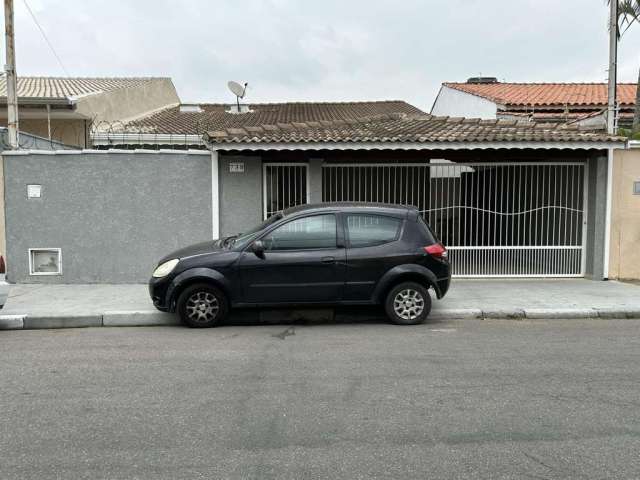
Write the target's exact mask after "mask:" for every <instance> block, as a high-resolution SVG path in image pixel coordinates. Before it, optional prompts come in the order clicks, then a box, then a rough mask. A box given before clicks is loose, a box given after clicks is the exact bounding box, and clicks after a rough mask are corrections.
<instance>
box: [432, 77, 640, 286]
mask: <svg viewBox="0 0 640 480" xmlns="http://www.w3.org/2000/svg"><path fill="white" fill-rule="evenodd" d="M636 89H637V85H636V84H619V85H618V90H617V98H618V103H619V113H618V125H619V126H620V127H627V128H628V127H629V126H630V125H631V123H632V120H633V112H634V108H635V100H636ZM606 108H607V85H606V84H605V83H503V82H498V81H496V79H495V78H472V79H469V81H467V82H466V83H443V84H442V87H441V88H440V92H439V93H438V96H437V98H436V100H435V102H434V104H433V108H432V110H431V113H432V114H434V115H443V116H451V117H457V116H462V117H465V116H466V117H481V118H491V119H496V118H497V119H517V118H519V119H524V120H533V121H535V122H537V123H538V124H551V123H554V124H570V125H574V126H577V127H578V128H580V129H582V130H593V131H596V130H601V131H604V130H606ZM629 147H630V148H629V149H627V150H616V151H615V152H614V153H613V156H612V161H611V164H610V166H609V168H610V183H609V184H608V185H607V186H608V188H610V190H611V191H612V211H611V218H610V230H611V241H610V245H611V252H610V267H611V268H610V269H609V276H610V277H611V278H629V279H640V255H639V254H638V251H639V250H638V247H637V246H638V242H639V241H640V144H639V142H637V141H636V142H634V141H631V142H629ZM607 225H609V224H607Z"/></svg>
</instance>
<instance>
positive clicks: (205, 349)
mask: <svg viewBox="0 0 640 480" xmlns="http://www.w3.org/2000/svg"><path fill="white" fill-rule="evenodd" d="M0 365H1V368H0V385H2V389H1V390H0V405H1V408H0V432H2V435H1V436H0V451H1V452H2V456H1V460H0V478H21V479H49V478H74V479H80V478H87V479H98V478H105V479H106V478H109V479H119V478H122V479H125V478H127V479H129V478H140V479H142V478H154V479H197V478H203V479H204V478H207V479H209V478H224V479H236V478H237V479H240V478H242V479H261V480H262V479H292V480H293V479H295V480H300V479H306V478H318V479H319V478H345V479H372V478H381V479H382V478H385V479H387V478H402V479H424V478H430V479H434V478H465V479H469V478H504V479H507V478H545V479H556V478H557V479H568V478H581V479H582V478H635V477H637V474H638V472H640V457H639V456H638V452H639V451H640V400H639V399H640V322H637V321H634V320H569V321H563V320H553V321H546V320H536V321H532V320H523V321H518V322H514V321H500V320H486V321H474V320H467V321H462V322H455V321H448V322H436V323H430V324H426V325H420V326H416V327H397V326H392V325H386V324H383V323H375V322H372V323H359V324H322V325H293V326H287V325H261V326H244V327H242V326H230V327H221V328H217V329H212V330H190V329H185V328H176V327H148V328H108V329H107V328H86V329H67V330H16V331H5V332H0Z"/></svg>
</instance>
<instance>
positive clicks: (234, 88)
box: [227, 81, 247, 98]
mask: <svg viewBox="0 0 640 480" xmlns="http://www.w3.org/2000/svg"><path fill="white" fill-rule="evenodd" d="M227 86H228V87H229V90H231V92H232V93H233V94H234V95H235V96H236V97H238V98H244V93H245V92H246V91H247V84H246V83H245V84H244V86H242V85H240V84H239V83H238V82H234V81H231V82H228V83H227Z"/></svg>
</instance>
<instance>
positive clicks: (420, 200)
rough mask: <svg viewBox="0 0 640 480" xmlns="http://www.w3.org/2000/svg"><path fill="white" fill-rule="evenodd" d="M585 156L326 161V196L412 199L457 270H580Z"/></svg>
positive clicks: (503, 273)
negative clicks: (579, 159) (581, 159)
mask: <svg viewBox="0 0 640 480" xmlns="http://www.w3.org/2000/svg"><path fill="white" fill-rule="evenodd" d="M585 185H586V167H585V164H584V163H509V164H505V163H468V164H461V163H449V162H447V163H432V164H424V163H421V164H325V165H324V166H323V172H322V189H323V191H322V193H323V201H326V202H329V201H367V202H384V203H397V204H404V205H415V206H417V207H418V209H419V210H420V212H421V214H422V216H423V217H424V219H425V220H426V221H427V222H428V223H429V224H430V225H431V227H432V229H433V230H434V232H435V233H436V234H437V236H438V237H439V238H440V239H441V240H442V242H443V243H444V244H445V245H446V246H447V248H448V250H449V254H450V259H451V263H452V268H453V274H454V275H455V276H458V277H580V276H583V275H584V262H585V252H584V249H585V244H584V238H585V235H584V233H585V230H586V212H585V211H584V205H585V196H586V188H585Z"/></svg>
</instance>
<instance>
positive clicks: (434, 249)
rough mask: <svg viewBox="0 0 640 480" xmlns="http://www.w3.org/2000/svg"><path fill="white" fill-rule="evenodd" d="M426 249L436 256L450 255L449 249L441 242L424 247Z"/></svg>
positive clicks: (445, 256) (444, 256)
mask: <svg viewBox="0 0 640 480" xmlns="http://www.w3.org/2000/svg"><path fill="white" fill-rule="evenodd" d="M424 251H425V252H427V253H428V254H429V255H431V256H434V257H436V258H447V257H448V256H449V254H448V253H447V249H446V248H444V245H442V244H441V243H434V244H433V245H429V246H428V247H424Z"/></svg>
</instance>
